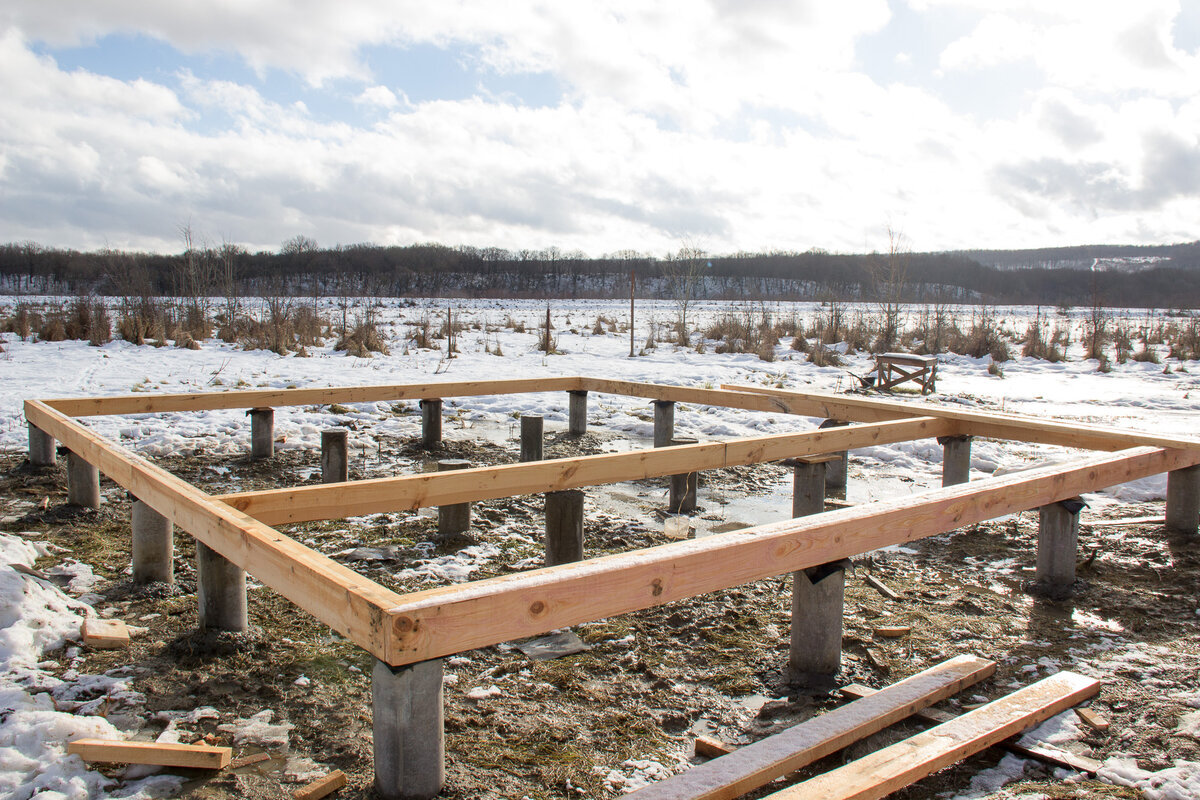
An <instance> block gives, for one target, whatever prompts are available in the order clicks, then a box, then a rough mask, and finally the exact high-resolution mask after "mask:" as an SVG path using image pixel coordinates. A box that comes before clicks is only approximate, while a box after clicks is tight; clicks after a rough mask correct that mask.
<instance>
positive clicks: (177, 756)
mask: <svg viewBox="0 0 1200 800" xmlns="http://www.w3.org/2000/svg"><path fill="white" fill-rule="evenodd" d="M67 754H68V755H73V756H79V757H80V758H82V759H83V760H84V761H88V762H93V761H98V762H100V763H103V764H153V765H155V766H160V767H190V768H191V769H224V768H225V767H227V766H229V761H230V759H231V758H233V748H231V747H210V746H208V745H203V744H177V743H175V742H116V741H110V740H108V739H76V740H75V741H73V742H70V743H68V744H67Z"/></svg>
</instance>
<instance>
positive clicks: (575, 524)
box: [546, 489, 583, 567]
mask: <svg viewBox="0 0 1200 800" xmlns="http://www.w3.org/2000/svg"><path fill="white" fill-rule="evenodd" d="M582 560H583V492H582V491H580V490H579V489H564V490H563V491H560V492H546V566H547V567H553V566H554V565H555V564H569V563H571V562H572V561H582Z"/></svg>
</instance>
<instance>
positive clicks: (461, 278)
mask: <svg viewBox="0 0 1200 800" xmlns="http://www.w3.org/2000/svg"><path fill="white" fill-rule="evenodd" d="M185 233H189V234H190V232H185ZM184 244H185V245H186V246H185V247H183V248H182V251H181V252H180V253H178V254H172V255H164V254H155V253H141V252H128V251H117V250H98V251H92V252H79V251H75V250H63V249H56V248H50V247H42V246H40V245H37V244H34V243H30V242H22V243H11V244H5V245H0V291H2V292H4V293H8V294H67V295H75V294H104V295H119V296H126V297H128V296H150V295H165V296H191V297H195V296H233V295H237V296H263V295H270V296H281V295H293V296H304V295H309V296H312V295H318V294H319V295H335V296H336V295H366V296H378V297H385V296H397V297H405V296H410V297H417V296H420V297H606V298H612V297H626V296H628V294H629V288H630V275H631V274H633V275H635V276H636V287H637V288H636V293H637V295H638V296H639V297H660V298H671V297H673V296H675V295H676V294H677V293H678V292H680V291H681V287H683V290H686V291H687V292H688V293H689V294H690V295H691V296H692V297H693V298H695V299H701V298H703V299H730V300H738V299H774V300H826V299H840V300H872V299H877V298H878V297H879V296H880V294H881V293H886V294H887V295H888V296H889V297H891V298H893V299H899V300H901V301H902V302H912V303H922V302H926V303H927V302H950V303H1011V304H1042V305H1092V304H1095V303H1096V302H1099V303H1100V304H1102V305H1110V306H1122V307H1153V308H1176V309H1178V308H1196V307H1200V242H1192V243H1188V244H1177V245H1163V246H1149V247H1138V246H1120V245H1096V246H1080V247H1065V248H1047V249H1041V250H1009V251H985V250H971V251H958V252H945V253H912V252H891V253H866V254H835V253H829V252H824V251H820V250H810V251H807V252H803V253H797V252H769V253H736V254H732V255H709V254H707V253H703V252H700V251H696V250H688V249H681V250H680V251H679V253H677V254H672V255H671V256H668V257H666V258H654V257H649V256H646V255H643V254H639V253H636V252H634V251H622V252H618V253H615V254H611V255H608V256H605V257H601V258H589V257H587V256H585V255H584V254H582V253H570V252H563V251H560V250H558V249H557V248H548V249H545V250H536V251H533V250H521V251H510V250H504V249H500V248H476V247H448V246H445V245H440V244H417V245H409V246H402V247H401V246H393V247H383V246H376V245H370V244H356V245H339V246H337V247H332V248H322V247H320V246H318V245H317V243H316V242H314V241H312V240H310V239H307V238H305V237H296V238H294V239H291V240H289V241H288V242H285V243H284V244H283V246H282V247H281V248H280V249H279V251H278V252H257V253H250V252H247V251H246V250H245V249H243V248H241V247H238V246H236V245H231V244H223V245H220V246H216V247H212V246H205V245H200V246H192V245H191V237H190V235H185V237H184ZM1093 266H1094V267H1095V269H1093Z"/></svg>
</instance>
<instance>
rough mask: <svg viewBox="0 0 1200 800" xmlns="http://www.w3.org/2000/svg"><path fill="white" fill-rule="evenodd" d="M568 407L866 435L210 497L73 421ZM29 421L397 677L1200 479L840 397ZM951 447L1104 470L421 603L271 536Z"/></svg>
mask: <svg viewBox="0 0 1200 800" xmlns="http://www.w3.org/2000/svg"><path fill="white" fill-rule="evenodd" d="M562 391H567V392H598V393H610V394H618V395H624V396H628V397H641V398H647V399H653V400H666V401H672V402H677V403H691V404H703V405H715V406H724V407H728V408H736V409H741V410H746V411H756V412H766V413H784V414H791V415H801V416H809V417H818V418H823V419H836V420H840V421H844V422H849V423H854V424H851V425H847V426H842V427H835V428H825V429H815V430H813V431H807V432H802V433H789V434H776V435H771V436H763V437H756V438H750V439H736V440H731V441H727V442H706V443H701V444H692V445H683V446H677V447H664V448H659V449H657V450H643V451H635V452H631V453H619V454H604V455H599V456H588V457H583V458H573V459H562V460H551V461H538V462H530V463H523V464H511V465H504V466H499V467H488V468H477V469H469V470H461V471H455V472H449V473H441V474H428V475H414V476H407V477H398V478H385V479H378V480H369V481H357V482H349V483H341V484H330V485H322V486H311V487H310V486H306V487H300V488H292V489H278V490H271V491H266V492H246V493H239V494H230V495H222V496H213V495H210V494H207V493H205V492H202V491H200V490H199V489H196V488H195V487H193V486H191V485H190V484H188V483H187V482H185V481H183V480H181V479H179V478H177V477H175V476H173V475H171V474H170V473H168V472H167V471H166V470H163V469H162V468H160V467H158V466H156V465H154V464H152V463H150V462H149V461H147V460H146V459H144V458H141V457H140V456H138V455H136V454H135V453H132V452H130V451H129V450H128V449H126V448H124V447H121V446H119V445H117V444H114V443H112V442H109V441H107V440H105V439H103V438H102V437H100V436H97V435H96V434H95V433H93V432H92V431H91V430H89V429H88V428H87V427H85V426H84V425H82V424H80V423H79V422H78V421H76V420H75V419H74V417H79V416H89V415H105V414H140V413H161V412H182V411H197V410H208V409H234V408H255V407H269V406H286V405H310V404H324V403H358V402H374V401H385V400H405V399H436V398H444V397H468V396H477V395H497V394H512V393H528V392H562ZM25 416H26V418H27V419H28V421H29V422H31V423H32V424H33V425H35V426H36V427H37V428H39V429H40V430H42V431H43V432H44V433H46V434H48V435H50V436H53V437H54V438H55V439H57V440H58V441H59V442H61V443H62V444H63V445H65V446H66V447H67V448H69V449H70V450H71V451H72V452H74V453H76V454H77V455H79V456H81V457H82V458H83V459H85V460H86V461H88V462H89V463H91V464H93V465H95V466H96V467H98V468H99V469H100V471H101V472H103V473H104V474H105V475H107V476H108V477H109V478H111V479H112V480H113V481H115V482H116V483H117V484H119V485H120V486H122V487H123V488H125V489H127V490H128V491H130V492H131V493H132V494H133V495H134V496H135V497H137V498H138V499H139V500H141V501H142V502H144V503H146V504H148V505H149V506H151V507H152V508H153V509H154V510H155V511H157V512H158V513H159V514H162V515H163V516H165V517H167V518H168V519H170V520H171V521H172V522H173V523H174V524H176V525H177V526H179V527H180V528H181V529H183V530H184V531H186V532H187V533H189V534H191V535H192V536H194V537H195V538H196V539H198V540H199V541H201V542H203V543H204V544H206V545H208V546H209V547H210V548H212V549H213V550H215V551H217V552H218V553H220V554H221V555H222V556H224V557H225V558H226V559H228V560H229V561H231V562H233V563H234V564H236V565H237V566H239V567H241V568H243V569H245V570H246V571H248V572H250V573H251V574H253V575H254V576H255V577H256V578H257V579H258V580H260V581H261V582H262V583H264V584H266V585H267V586H270V587H271V588H273V589H275V590H276V591H278V592H280V593H281V594H283V595H284V596H286V597H288V598H289V599H290V600H291V601H292V602H294V603H296V605H298V606H300V607H301V608H303V609H305V610H306V611H308V612H309V613H311V614H313V615H314V616H315V617H317V618H318V619H320V620H322V621H323V622H325V623H326V624H328V625H329V626H330V627H332V628H334V629H335V630H337V631H338V632H339V633H341V634H342V635H344V636H346V637H347V638H349V639H351V640H353V641H354V642H356V643H357V644H358V645H359V646H361V647H363V648H364V649H366V650H368V651H369V652H371V653H372V654H373V655H375V656H376V657H377V658H379V659H381V660H383V661H385V662H387V663H388V664H391V665H393V666H398V665H403V664H410V663H415V662H419V661H424V660H428V659H433V658H438V657H441V656H446V655H450V654H453V653H457V652H461V651H463V650H469V649H472V648H476V647H482V646H486V645H490V644H496V643H499V642H503V641H507V640H509V639H514V638H517V637H521V636H531V635H536V634H540V633H545V632H547V631H550V630H554V629H556V628H560V627H563V626H566V625H572V624H577V623H581V622H586V621H591V620H596V619H601V618H604V617H608V616H611V615H614V614H620V613H625V612H628V611H634V610H638V609H643V608H648V607H651V606H655V605H660V604H662V603H667V602H671V601H673V600H678V599H682V598H686V597H691V596H694V595H698V594H703V593H706V592H711V591H716V590H720V589H724V588H728V587H731V586H735V585H738V584H741V583H746V582H750V581H754V580H758V579H761V578H766V577H770V576H773V575H779V574H783V573H786V572H794V571H796V570H800V569H805V568H807V567H812V566H817V565H820V564H823V563H827V562H830V561H835V560H838V559H841V558H846V557H849V556H853V555H857V554H860V553H864V552H867V551H870V550H873V549H876V548H879V547H883V546H887V545H893V544H900V543H903V542H908V541H912V540H914V539H918V538H921V537H925V536H931V535H935V534H939V533H944V532H947V531H950V530H953V529H955V528H958V527H961V526H963V525H969V524H973V523H977V522H982V521H985V520H987V519H991V518H994V517H997V516H1001V515H1003V514H1008V513H1012V512H1015V511H1021V510H1026V509H1031V508H1036V507H1039V506H1042V505H1046V504H1049V503H1053V502H1056V501H1059V500H1064V499H1067V498H1070V497H1074V496H1076V495H1078V494H1080V493H1081V492H1088V491H1094V490H1097V489H1101V488H1104V487H1107V486H1111V485H1114V484H1118V483H1123V482H1125V481H1129V480H1134V479H1137V478H1142V477H1145V476H1148V475H1153V474H1157V473H1161V472H1168V471H1174V470H1178V469H1183V468H1185V467H1190V466H1193V465H1196V464H1200V441H1197V440H1193V439H1182V438H1171V437H1160V436H1152V435H1146V434H1134V433H1129V432H1126V431H1121V430H1116V429H1112V428H1103V427H1097V426H1083V425H1071V424H1067V423H1061V422H1051V421H1045V420H1037V419H1032V418H1028V417H1020V416H1016V415H1007V414H992V413H982V412H972V411H963V410H960V409H957V408H945V407H942V406H936V405H929V404H920V403H903V402H897V401H890V400H879V399H870V398H863V397H854V396H846V395H827V394H814V393H801V392H794V391H787V390H782V389H766V388H762V387H748V386H723V387H721V388H720V389H699V388H691V387H679V386H667V385H663V384H653V383H640V382H631V381H615V380H605V379H599V378H589V377H561V378H549V379H528V380H514V381H481V382H469V383H443V384H417V385H394V386H365V387H344V388H330V389H284V390H269V391H248V392H221V393H211V394H210V393H201V394H174V395H142V394H138V395H130V396H124V397H92V398H70V399H50V400H27V401H26V402H25ZM952 435H967V436H983V437H991V438H998V439H1012V440H1021V441H1028V442H1039V443H1045V444H1053V445H1063V446H1067V447H1074V448H1081V449H1090V450H1098V451H1102V454H1100V455H1091V456H1088V457H1085V458H1082V459H1079V460H1077V461H1075V462H1071V463H1067V464H1060V465H1055V466H1051V467H1043V468H1041V469H1035V470H1031V471H1028V472H1023V473H1018V474H1014V475H1009V476H1006V477H1001V478H989V479H985V480H981V481H976V482H973V483H970V484H960V485H957V486H952V487H947V488H943V489H938V490H932V491H929V492H925V493H923V494H919V495H913V496H909V497H904V498H899V499H895V500H888V501H881V502H877V503H871V504H867V505H863V506H857V507H851V508H846V509H841V510H837V511H830V512H827V513H824V514H818V515H813V516H809V517H803V518H800V519H792V520H786V521H782V522H778V523H773V524H769V525H762V526H758V527H755V528H749V529H744V530H740V531H733V532H729V533H724V534H718V535H714V536H711V537H707V538H705V539H701V540H695V541H683V542H674V543H670V544H664V545H661V546H658V547H652V548H648V549H645V550H640V551H635V552H631V553H620V554H616V555H610V556H605V557H602V558H595V559H591V560H588V561H583V562H577V563H573V564H564V565H561V566H555V567H548V568H544V569H536V570H532V571H530V572H525V573H520V574H515V575H508V576H503V577H499V578H492V579H488V580H483V581H476V582H473V583H466V584H458V585H453V586H446V587H439V588H435V589H428V590H424V591H418V592H412V593H409V594H399V593H396V592H394V591H392V590H390V589H386V588H384V587H382V586H379V585H378V584H376V583H374V582H373V581H371V580H369V579H367V578H365V577H363V576H361V575H359V574H358V573H356V572H354V571H353V570H350V569H347V568H346V567H344V566H342V565H341V564H338V563H337V562H335V561H333V560H331V559H329V558H327V557H326V556H324V555H322V554H320V553H318V552H316V551H315V550H312V549H311V548H308V547H306V546H304V545H302V544H300V543H299V542H296V541H295V540H293V539H291V538H289V537H288V536H286V535H285V534H283V533H281V532H280V531H278V530H276V529H275V528H273V527H271V526H272V525H278V524H282V523H291V522H299V521H303V520H315V519H329V518H338V517H342V516H350V515H360V514H367V513H374V512H380V511H391V510H400V509H412V508H419V507H422V506H429V505H440V504H448V503H458V502H468V501H472V500H483V499H488V498H497V497H507V496H512V495H517V494H528V493H535V492H544V491H554V490H558V489H566V488H578V487H583V486H590V485H597V484H604V483H613V482H617V481H624V480H632V479H640V478H650V477H657V476H666V475H673V474H676V473H680V472H692V471H697V470H704V469H716V468H720V467H725V466H730V465H735V464H755V463H762V462H765V461H778V460H782V459H785V458H789V457H799V456H815V455H820V454H823V453H829V452H840V451H844V450H849V449H854V448H857V447H864V446H868V445H875V444H888V443H896V442H902V441H909V440H913V439H920V438H934V437H938V436H952Z"/></svg>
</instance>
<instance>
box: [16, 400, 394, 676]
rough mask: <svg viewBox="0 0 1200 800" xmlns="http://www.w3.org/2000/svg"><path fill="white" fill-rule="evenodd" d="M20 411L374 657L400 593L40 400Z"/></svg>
mask: <svg viewBox="0 0 1200 800" xmlns="http://www.w3.org/2000/svg"><path fill="white" fill-rule="evenodd" d="M25 417H26V418H27V419H28V420H29V421H30V422H32V423H33V424H34V425H36V426H37V427H38V428H39V429H40V430H43V431H45V432H47V433H49V434H50V435H51V436H53V437H54V438H55V439H57V440H58V441H60V442H62V443H63V445H65V446H66V447H69V448H70V449H71V451H72V452H74V453H78V454H79V455H80V456H81V457H82V458H83V459H84V460H86V461H87V462H88V463H90V464H94V465H95V466H96V467H98V468H99V469H100V471H101V472H103V473H104V474H105V475H107V476H108V477H109V478H111V479H112V480H113V481H115V482H116V483H117V484H119V485H120V486H122V487H123V488H125V489H127V490H128V491H129V492H131V493H132V494H133V495H134V496H135V497H137V498H138V499H139V500H141V501H142V502H143V503H146V504H147V505H149V506H150V507H151V508H153V509H154V510H155V511H157V512H158V513H159V514H161V515H163V516H164V517H166V518H167V519H169V520H171V521H172V522H173V523H174V524H176V525H178V526H179V527H180V528H182V529H183V530H185V531H187V532H188V533H190V534H191V535H192V536H194V537H196V539H198V540H199V541H201V542H203V543H204V544H206V545H208V546H209V547H211V548H212V549H213V550H216V551H217V552H218V553H220V554H221V555H223V556H224V557H225V558H227V559H229V560H230V561H232V562H233V563H234V564H236V565H237V566H239V567H241V568H242V569H244V570H246V571H247V572H249V573H251V574H252V575H254V576H255V577H256V578H258V579H259V580H260V581H262V582H263V583H264V584H266V585H267V586H270V587H271V588H272V589H274V590H275V591H277V592H279V593H280V594H282V595H284V596H285V597H287V598H288V599H289V600H291V601H292V602H293V603H295V604H296V605H298V606H300V608H303V609H304V610H305V611H307V612H309V613H310V614H312V615H313V616H314V617H316V618H317V619H319V620H321V621H322V622H324V623H325V624H327V625H329V626H330V627H331V628H333V629H334V630H336V631H338V632H339V633H341V634H342V635H344V636H346V637H347V638H348V639H351V640H352V641H354V642H355V643H356V644H358V646H359V647H362V648H363V649H365V650H368V651H370V652H371V653H372V654H374V655H375V656H377V657H379V658H385V657H386V656H387V647H388V644H389V642H390V636H389V633H390V630H389V628H388V626H387V624H386V623H387V620H386V616H385V614H384V610H385V609H388V608H392V607H394V606H395V605H396V604H397V603H399V602H401V601H402V600H403V597H402V596H401V595H399V594H396V593H395V592H393V591H390V590H388V589H385V588H383V587H382V586H380V585H378V584H377V583H374V582H373V581H370V580H368V579H367V578H364V577H363V576H361V575H359V574H358V573H356V572H354V571H353V570H350V569H347V568H346V567H344V566H342V565H341V564H339V563H337V562H336V561H333V560H332V559H329V558H326V557H325V556H323V555H321V554H320V553H318V552H316V551H315V550H311V549H309V548H308V547H305V546H304V545H302V544H300V543H299V542H296V541H293V540H292V539H289V538H288V537H287V536H284V535H283V534H282V533H280V532H279V531H277V530H274V529H273V528H270V527H268V526H266V525H264V524H263V523H261V522H259V521H258V520H256V519H254V518H252V517H249V516H247V515H245V514H243V513H241V512H240V511H237V510H235V509H232V508H230V507H229V506H227V505H225V504H224V503H219V502H216V501H214V500H213V499H212V497H211V496H209V495H208V494H205V493H204V492H202V491H200V490H199V489H197V488H195V487H194V486H191V485H190V484H188V483H187V482H186V481H183V480H181V479H179V478H177V477H175V476H174V475H172V474H171V473H169V472H167V471H166V470H164V469H161V468H160V467H157V466H155V465H154V464H151V463H150V462H149V461H147V460H145V459H144V458H141V457H140V456H137V455H135V454H134V453H131V452H129V451H128V450H126V449H125V448H123V447H121V446H119V445H116V444H113V443H111V442H108V441H106V440H104V439H102V438H101V437H99V436H97V435H96V434H94V433H92V432H91V431H90V430H88V429H87V428H85V427H83V426H82V425H81V424H79V423H78V422H76V421H74V420H72V419H70V418H68V417H66V416H64V415H63V414H61V413H59V412H57V411H55V410H54V409H52V408H50V407H49V406H47V405H46V404H45V403H42V402H41V401H38V400H27V401H25Z"/></svg>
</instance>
